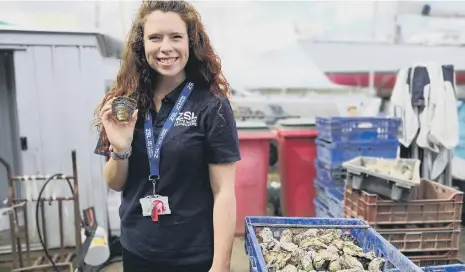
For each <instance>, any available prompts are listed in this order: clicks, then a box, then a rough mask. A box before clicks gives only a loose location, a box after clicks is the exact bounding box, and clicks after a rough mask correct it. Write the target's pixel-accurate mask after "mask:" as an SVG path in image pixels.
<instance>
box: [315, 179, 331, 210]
mask: <svg viewBox="0 0 465 272" xmlns="http://www.w3.org/2000/svg"><path fill="white" fill-rule="evenodd" d="M313 184H314V185H315V192H316V197H317V198H318V199H319V200H320V201H321V203H323V205H325V206H326V207H327V206H328V193H327V192H326V190H327V187H326V185H325V184H324V183H322V182H321V181H319V180H318V179H315V180H314V181H313Z"/></svg>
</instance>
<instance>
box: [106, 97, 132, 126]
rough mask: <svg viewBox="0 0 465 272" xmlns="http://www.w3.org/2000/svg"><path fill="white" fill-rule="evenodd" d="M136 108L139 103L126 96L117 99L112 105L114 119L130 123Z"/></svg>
mask: <svg viewBox="0 0 465 272" xmlns="http://www.w3.org/2000/svg"><path fill="white" fill-rule="evenodd" d="M136 108H137V101H136V100H134V99H132V98H129V97H126V96H120V97H117V98H115V100H113V102H112V103H111V111H112V113H113V117H114V118H115V119H116V120H118V121H120V122H128V121H129V120H130V119H131V116H132V114H133V113H134V111H135V110H136Z"/></svg>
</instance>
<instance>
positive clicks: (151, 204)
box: [139, 195, 171, 221]
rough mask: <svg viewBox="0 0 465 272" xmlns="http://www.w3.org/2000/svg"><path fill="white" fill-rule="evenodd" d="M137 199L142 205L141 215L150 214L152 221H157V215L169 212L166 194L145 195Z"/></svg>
mask: <svg viewBox="0 0 465 272" xmlns="http://www.w3.org/2000/svg"><path fill="white" fill-rule="evenodd" d="M139 201H140V204H141V207H142V215H143V216H151V217H152V220H153V221H158V216H159V215H165V214H171V209H170V205H169V203H168V197H166V196H160V195H156V196H147V197H144V198H141V199H140V200H139Z"/></svg>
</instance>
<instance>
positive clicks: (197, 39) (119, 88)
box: [94, 0, 230, 151]
mask: <svg viewBox="0 0 465 272" xmlns="http://www.w3.org/2000/svg"><path fill="white" fill-rule="evenodd" d="M156 10H160V11H163V12H175V13H177V14H179V15H180V16H181V18H182V20H183V21H184V22H185V23H186V26H187V33H188V37H189V59H188V61H187V64H186V67H185V71H186V75H187V77H188V78H189V79H190V80H193V81H194V82H195V83H200V84H201V85H205V86H208V87H209V88H210V91H212V92H220V93H222V94H224V95H226V96H228V97H229V95H230V93H229V92H230V86H229V83H228V82H227V80H226V79H225V77H224V75H223V72H222V70H221V61H220V59H219V57H218V56H217V55H216V54H215V52H214V50H213V47H212V45H211V43H210V39H209V37H208V35H207V33H206V31H205V27H204V26H203V24H202V22H201V19H200V14H199V13H198V12H197V11H196V10H195V8H194V7H193V6H192V5H191V4H190V3H188V2H186V1H147V0H144V1H143V2H142V4H141V6H140V8H139V11H138V13H137V15H136V17H135V19H134V21H133V24H132V27H131V30H130V32H129V36H128V40H127V43H126V45H125V49H124V52H123V56H122V60H121V66H120V69H119V72H118V75H117V77H116V82H115V85H114V86H113V87H112V88H111V89H110V91H109V92H108V93H107V94H106V95H105V96H104V98H103V100H102V101H101V103H100V104H99V105H98V107H97V108H96V110H95V113H94V115H95V125H96V127H97V129H98V131H99V134H100V140H101V149H100V150H101V151H105V150H108V147H109V145H110V144H109V141H108V138H107V136H106V133H105V128H104V127H103V125H102V123H101V121H100V117H99V112H100V110H101V109H102V107H103V106H104V105H105V103H106V102H107V101H108V100H110V99H112V98H114V97H118V96H129V97H132V98H134V99H135V100H136V101H137V105H138V108H139V115H141V114H142V113H143V112H144V111H146V110H147V109H148V108H149V107H150V103H151V100H152V99H153V95H154V86H155V81H156V79H157V77H156V74H157V72H156V71H155V70H153V69H152V68H151V67H150V66H149V64H148V62H147V60H146V58H145V49H144V24H145V20H146V17H147V15H149V14H151V13H152V12H153V11H156Z"/></svg>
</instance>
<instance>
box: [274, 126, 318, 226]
mask: <svg viewBox="0 0 465 272" xmlns="http://www.w3.org/2000/svg"><path fill="white" fill-rule="evenodd" d="M314 124H315V123H314V121H309V120H306V119H296V120H290V119H289V120H283V121H281V122H280V124H279V125H278V126H277V128H276V132H277V137H278V144H279V147H278V160H279V174H280V178H281V210H282V212H283V215H284V216H291V217H292V216H295V217H314V216H315V206H314V205H313V199H314V198H315V187H314V185H313V180H314V179H315V177H316V170H315V165H314V160H315V158H316V144H315V139H316V137H317V131H316V128H315V125H314Z"/></svg>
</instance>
